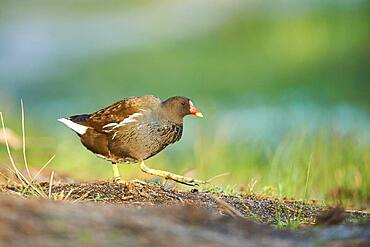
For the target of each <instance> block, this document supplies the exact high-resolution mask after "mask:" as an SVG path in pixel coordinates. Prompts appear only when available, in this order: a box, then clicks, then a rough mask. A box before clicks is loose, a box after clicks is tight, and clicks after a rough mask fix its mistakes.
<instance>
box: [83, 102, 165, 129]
mask: <svg viewBox="0 0 370 247" xmlns="http://www.w3.org/2000/svg"><path fill="white" fill-rule="evenodd" d="M160 103H161V100H160V98H158V97H156V96H152V95H146V96H139V97H130V98H126V99H123V100H121V101H119V102H116V103H114V104H113V105H111V106H108V107H106V108H104V109H101V110H99V111H97V112H95V113H92V114H91V115H89V116H88V117H87V118H85V119H83V121H79V123H80V124H83V125H85V126H89V127H92V128H94V129H95V130H96V131H97V132H106V130H107V126H108V127H109V126H110V125H111V126H114V125H115V124H118V123H120V122H122V121H123V120H124V119H126V118H128V117H130V116H131V115H133V114H135V113H140V112H141V111H146V110H149V109H150V110H151V109H154V108H156V107H158V106H159V104H160Z"/></svg>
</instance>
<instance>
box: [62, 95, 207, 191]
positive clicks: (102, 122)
mask: <svg viewBox="0 0 370 247" xmlns="http://www.w3.org/2000/svg"><path fill="white" fill-rule="evenodd" d="M187 115H193V116H197V117H203V114H202V113H201V112H200V111H199V110H198V109H197V108H196V107H195V106H194V104H193V102H192V101H191V100H190V99H189V98H187V97H183V96H174V97H170V98H168V99H166V100H161V99H160V98H159V97H157V96H154V95H144V96H133V97H128V98H124V99H122V100H120V101H118V102H116V103H114V104H112V105H110V106H108V107H106V108H103V109H101V110H98V111H96V112H94V113H91V114H78V115H73V116H70V117H66V118H60V119H58V121H60V122H62V123H63V124H65V125H66V126H67V127H69V128H70V129H72V130H73V131H74V132H75V133H76V134H77V135H78V136H79V137H80V140H81V143H82V144H83V145H84V146H85V147H86V148H87V149H88V150H90V151H91V152H92V153H94V154H95V155H97V156H98V157H100V158H103V159H105V160H107V161H110V162H111V164H112V170H113V181H116V182H122V181H123V180H122V179H121V176H120V173H119V170H118V167H117V164H119V163H139V164H140V169H141V170H142V171H143V172H145V173H148V174H151V175H155V176H159V177H163V178H165V179H166V180H167V179H169V180H173V181H176V182H178V183H182V184H185V185H189V186H195V185H200V184H204V183H205V182H204V181H201V180H196V179H193V178H190V177H184V176H181V175H177V174H174V173H171V172H167V171H162V170H156V169H152V168H150V167H148V166H146V164H145V163H144V161H145V160H147V159H149V158H151V157H153V156H154V155H156V154H158V153H159V152H160V151H162V150H163V149H165V148H166V147H167V146H168V145H170V144H173V143H176V142H178V141H179V140H180V139H181V137H182V133H183V119H184V117H185V116H187Z"/></svg>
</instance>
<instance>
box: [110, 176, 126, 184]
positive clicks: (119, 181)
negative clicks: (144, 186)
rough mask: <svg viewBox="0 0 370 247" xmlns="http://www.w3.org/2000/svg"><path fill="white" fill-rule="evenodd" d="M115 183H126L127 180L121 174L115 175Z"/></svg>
mask: <svg viewBox="0 0 370 247" xmlns="http://www.w3.org/2000/svg"><path fill="white" fill-rule="evenodd" d="M113 183H117V184H125V183H126V182H125V181H124V180H123V179H122V178H121V176H119V177H114V178H113Z"/></svg>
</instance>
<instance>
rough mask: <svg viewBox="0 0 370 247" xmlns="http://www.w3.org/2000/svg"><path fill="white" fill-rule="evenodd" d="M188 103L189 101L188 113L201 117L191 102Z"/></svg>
mask: <svg viewBox="0 0 370 247" xmlns="http://www.w3.org/2000/svg"><path fill="white" fill-rule="evenodd" d="M189 103H190V113H191V114H192V115H194V116H197V117H203V114H202V113H201V112H200V111H199V110H198V109H197V108H195V106H194V104H193V102H191V101H190V102H189Z"/></svg>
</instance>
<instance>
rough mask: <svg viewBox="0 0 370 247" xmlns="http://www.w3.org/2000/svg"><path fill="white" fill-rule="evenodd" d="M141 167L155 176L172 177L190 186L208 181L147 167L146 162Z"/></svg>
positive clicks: (171, 178)
mask: <svg viewBox="0 0 370 247" xmlns="http://www.w3.org/2000/svg"><path fill="white" fill-rule="evenodd" d="M140 169H141V170H142V171H143V172H145V173H148V174H151V175H155V176H159V177H162V178H165V179H170V180H173V181H175V182H178V183H181V184H185V185H188V186H196V185H201V184H206V183H207V182H206V181H201V180H197V179H194V178H189V177H184V176H181V175H177V174H174V173H171V172H167V171H161V170H155V169H152V168H149V167H147V166H146V165H145V164H144V162H141V163H140Z"/></svg>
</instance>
